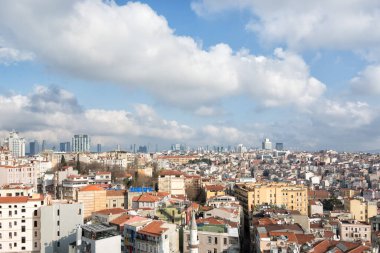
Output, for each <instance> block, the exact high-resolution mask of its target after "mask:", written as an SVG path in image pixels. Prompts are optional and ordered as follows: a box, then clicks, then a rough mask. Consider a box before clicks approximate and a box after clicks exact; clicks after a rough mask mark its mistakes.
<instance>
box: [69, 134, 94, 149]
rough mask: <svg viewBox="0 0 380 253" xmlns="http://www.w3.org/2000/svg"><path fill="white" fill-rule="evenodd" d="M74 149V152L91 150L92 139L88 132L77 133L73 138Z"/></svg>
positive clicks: (72, 145)
mask: <svg viewBox="0 0 380 253" xmlns="http://www.w3.org/2000/svg"><path fill="white" fill-rule="evenodd" d="M71 147H72V151H73V152H90V151H91V141H90V137H89V136H88V135H87V134H76V135H74V137H73V139H72V144H71Z"/></svg>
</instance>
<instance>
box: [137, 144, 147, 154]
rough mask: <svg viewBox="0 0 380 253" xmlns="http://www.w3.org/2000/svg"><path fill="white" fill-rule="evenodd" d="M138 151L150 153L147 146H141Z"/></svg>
mask: <svg viewBox="0 0 380 253" xmlns="http://www.w3.org/2000/svg"><path fill="white" fill-rule="evenodd" d="M138 152H139V153H148V147H147V146H139V149H138Z"/></svg>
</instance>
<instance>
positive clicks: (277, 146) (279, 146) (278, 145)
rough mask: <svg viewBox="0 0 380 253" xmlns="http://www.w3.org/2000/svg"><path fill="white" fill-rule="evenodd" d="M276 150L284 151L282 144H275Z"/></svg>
mask: <svg viewBox="0 0 380 253" xmlns="http://www.w3.org/2000/svg"><path fill="white" fill-rule="evenodd" d="M276 150H279V151H281V150H284V143H282V142H277V143H276Z"/></svg>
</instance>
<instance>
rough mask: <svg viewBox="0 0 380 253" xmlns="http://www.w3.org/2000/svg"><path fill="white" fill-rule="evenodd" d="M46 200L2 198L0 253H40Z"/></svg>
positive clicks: (0, 198)
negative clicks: (41, 219) (42, 220)
mask: <svg viewBox="0 0 380 253" xmlns="http://www.w3.org/2000/svg"><path fill="white" fill-rule="evenodd" d="M44 204H45V203H44V199H43V197H42V196H40V195H38V194H37V195H34V196H32V197H27V196H19V197H0V228H1V229H0V249H1V250H0V252H17V253H18V252H40V250H41V245H40V239H41V236H40V233H41V231H40V230H41V223H40V218H41V212H40V207H41V206H43V205H44Z"/></svg>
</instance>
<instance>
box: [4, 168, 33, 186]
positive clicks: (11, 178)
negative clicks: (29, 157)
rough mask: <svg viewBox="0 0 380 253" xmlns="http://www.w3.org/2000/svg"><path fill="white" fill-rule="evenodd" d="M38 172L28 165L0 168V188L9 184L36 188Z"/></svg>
mask: <svg viewBox="0 0 380 253" xmlns="http://www.w3.org/2000/svg"><path fill="white" fill-rule="evenodd" d="M37 178H38V171H36V168H35V167H34V166H31V165H30V164H25V165H18V166H10V165H1V166H0V186H1V185H9V184H25V185H31V186H34V187H37Z"/></svg>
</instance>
